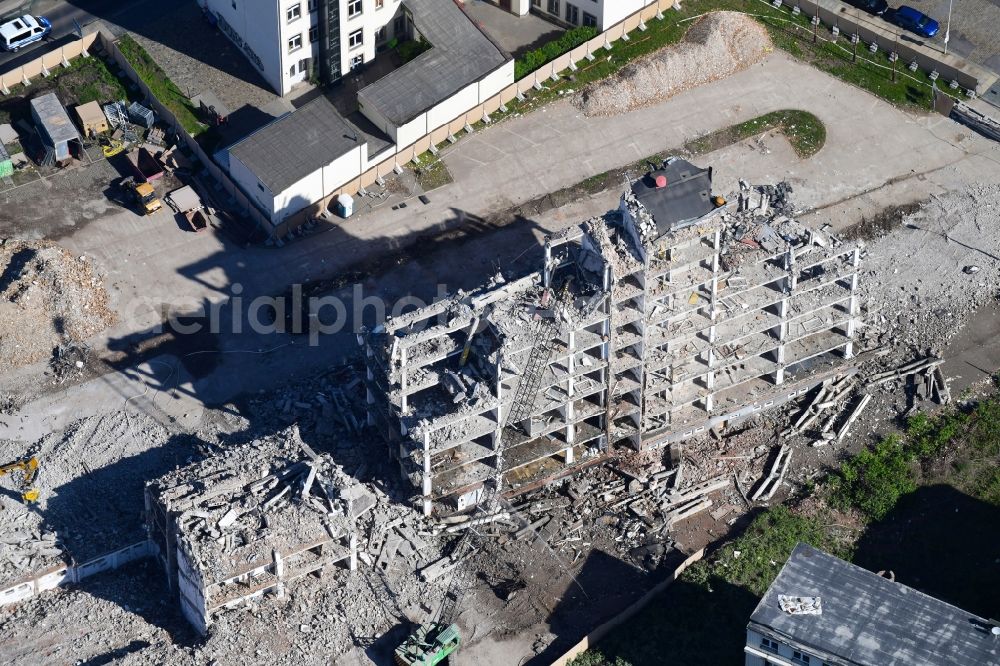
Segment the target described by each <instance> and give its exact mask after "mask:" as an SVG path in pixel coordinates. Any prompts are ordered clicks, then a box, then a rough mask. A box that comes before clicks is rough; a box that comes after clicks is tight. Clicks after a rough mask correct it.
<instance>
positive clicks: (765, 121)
mask: <svg viewBox="0 0 1000 666" xmlns="http://www.w3.org/2000/svg"><path fill="white" fill-rule="evenodd" d="M771 130H777V131H779V132H781V133H782V134H784V135H785V138H787V139H788V142H789V143H790V144H792V148H793V149H794V150H795V154H796V155H798V156H799V157H801V158H803V159H808V158H810V157H812V156H813V155H815V154H816V153H818V152H819V151H820V149H821V148H822V147H823V144H825V143H826V125H824V124H823V122H822V121H821V120H820V119H819V118H817V117H816V116H814V115H813V114H811V113H809V112H808V111H796V110H783V111H774V112H772V113H768V114H765V115H763V116H758V117H757V118H754V119H753V120H748V121H746V122H745V123H740V124H739V125H733V126H732V127H727V128H725V129H721V130H719V131H717V132H712V133H711V134H707V135H705V136H703V137H700V138H697V139H694V140H692V141H689V142H688V143H687V144H685V146H684V149H685V150H686V151H687V152H689V153H691V154H692V155H703V154H705V153H710V152H712V151H714V150H718V149H720V148H725V147H726V146H730V145H732V144H734V143H737V142H739V141H743V140H744V139H749V138H750V137H752V136H757V135H758V134H762V133H764V132H769V131H771Z"/></svg>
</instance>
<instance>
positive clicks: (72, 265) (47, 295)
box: [0, 240, 116, 367]
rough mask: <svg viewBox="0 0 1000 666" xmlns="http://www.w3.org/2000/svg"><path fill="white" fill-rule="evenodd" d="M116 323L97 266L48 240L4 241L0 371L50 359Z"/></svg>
mask: <svg viewBox="0 0 1000 666" xmlns="http://www.w3.org/2000/svg"><path fill="white" fill-rule="evenodd" d="M115 321H116V315H115V313H114V312H113V311H112V310H111V309H110V308H109V307H108V292H107V291H106V290H105V289H104V281H103V278H102V277H101V276H100V275H99V274H98V273H97V271H96V269H95V267H94V266H93V264H92V262H91V261H89V260H87V259H86V258H84V257H74V256H73V255H72V254H70V253H69V252H68V251H67V250H65V249H64V248H62V247H59V246H58V245H56V244H54V243H51V242H48V241H20V240H7V241H0V367H3V366H5V367H11V366H21V365H27V364H29V363H35V362H37V361H40V360H43V359H46V358H49V357H50V356H51V354H52V353H53V350H54V349H55V348H56V347H58V346H59V345H60V344H64V343H66V342H83V341H84V340H87V339H88V338H90V337H91V336H93V335H95V334H96V333H99V332H101V331H103V330H104V329H105V328H107V327H108V326H110V325H111V324H113V323H115Z"/></svg>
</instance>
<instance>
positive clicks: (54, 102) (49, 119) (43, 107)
mask: <svg viewBox="0 0 1000 666" xmlns="http://www.w3.org/2000/svg"><path fill="white" fill-rule="evenodd" d="M31 116H32V117H33V118H34V119H35V124H36V125H37V126H38V133H39V135H40V136H41V137H42V142H43V143H44V144H45V145H46V146H48V147H50V148H52V150H53V153H54V156H55V161H56V162H62V161H63V160H67V159H69V158H70V157H71V155H70V151H69V144H70V142H71V141H79V140H80V134H79V133H78V132H77V131H76V127H75V126H74V125H73V121H71V120H70V119H69V114H68V113H66V109H65V108H64V107H63V105H62V104H61V103H60V102H59V98H58V97H56V94H55V93H48V94H46V95H39V96H38V97H36V98H34V99H33V100H31Z"/></svg>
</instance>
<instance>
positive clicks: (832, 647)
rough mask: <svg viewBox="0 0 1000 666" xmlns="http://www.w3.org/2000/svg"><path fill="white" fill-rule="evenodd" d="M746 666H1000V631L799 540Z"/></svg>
mask: <svg viewBox="0 0 1000 666" xmlns="http://www.w3.org/2000/svg"><path fill="white" fill-rule="evenodd" d="M745 652H746V662H745V663H746V666H766V665H771V666H803V665H808V666H823V665H824V664H825V665H828V666H914V665H915V664H922V665H928V666H930V665H944V664H969V665H971V664H976V665H977V666H991V665H992V666H996V665H997V664H1000V629H998V628H997V624H996V622H995V621H993V622H991V621H988V620H986V619H984V618H981V617H978V616H976V615H974V614H973V613H969V612H967V611H964V610H962V609H961V608H956V607H955V606H952V605H951V604H949V603H946V602H944V601H941V600H939V599H935V598H934V597H931V596H928V595H926V594H924V593H923V592H919V591H917V590H914V589H913V588H910V587H907V586H906V585H903V584H901V583H897V582H893V581H891V580H889V579H887V578H884V577H883V576H880V575H878V574H875V573H872V572H871V571H867V570H866V569H862V568H861V567H859V566H855V565H853V564H851V563H849V562H845V561H844V560H841V559H839V558H837V557H834V556H833V555H829V554H827V553H824V552H823V551H821V550H817V549H815V548H813V547H812V546H810V545H808V544H804V543H800V544H799V545H797V546H796V547H795V550H793V551H792V555H791V557H789V558H788V561H787V562H786V563H785V566H784V567H782V569H781V572H780V573H779V574H778V577H777V578H775V579H774V582H773V583H771V587H770V588H768V590H767V593H766V594H765V595H764V598H762V599H761V600H760V603H759V604H757V608H756V610H754V612H753V615H751V616H750V622H749V624H748V625H747V643H746V647H745Z"/></svg>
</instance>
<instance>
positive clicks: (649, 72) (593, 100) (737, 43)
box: [575, 12, 772, 116]
mask: <svg viewBox="0 0 1000 666" xmlns="http://www.w3.org/2000/svg"><path fill="white" fill-rule="evenodd" d="M771 49H772V45H771V38H770V37H769V36H768V34H767V30H765V29H764V26H762V25H760V24H759V23H757V22H756V21H755V20H753V19H752V18H749V17H747V16H745V15H743V14H739V13H736V12H714V13H712V14H708V15H707V16H705V17H704V18H702V19H700V20H699V21H697V22H696V23H695V24H694V25H693V26H691V29H690V30H688V32H687V34H686V35H685V36H684V39H683V41H681V42H680V43H679V44H677V45H674V46H668V47H666V48H663V49H660V50H659V51H657V52H655V53H651V54H650V55H648V56H645V57H643V58H639V59H638V60H636V61H634V62H632V63H630V64H628V65H626V66H625V67H623V68H622V69H621V71H619V72H618V73H617V74H616V75H614V76H612V77H610V78H608V79H605V80H603V81H600V82H597V83H595V84H593V85H591V86H589V87H587V88H586V89H584V90H583V91H582V92H581V93H580V95H578V96H577V97H576V98H575V104H576V106H577V108H579V109H580V110H581V111H583V112H584V114H585V115H587V116H614V115H618V114H620V113H626V112H628V111H632V110H633V109H638V108H641V107H644V106H649V105H651V104H655V103H657V102H661V101H663V100H665V99H667V98H669V97H673V96H674V95H676V94H677V93H680V92H683V91H685V90H687V89H689V88H694V87H696V86H700V85H703V84H705V83H710V82H712V81H717V80H718V79H722V78H725V77H727V76H729V75H731V74H735V73H736V72H738V71H740V70H743V69H746V68H747V67H749V66H750V65H752V64H754V63H756V62H758V61H760V60H761V59H762V58H763V57H764V56H765V55H767V53H768V52H769V51H770V50H771Z"/></svg>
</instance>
